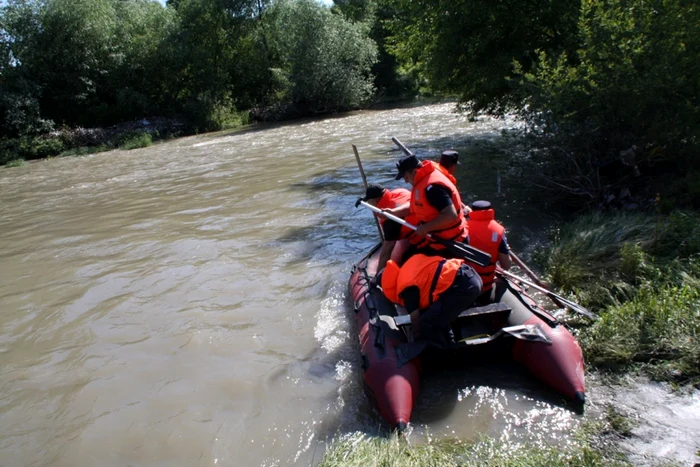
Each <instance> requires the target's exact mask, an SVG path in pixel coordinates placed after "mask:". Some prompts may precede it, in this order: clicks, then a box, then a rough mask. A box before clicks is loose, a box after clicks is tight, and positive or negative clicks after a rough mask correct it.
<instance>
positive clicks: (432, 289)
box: [382, 253, 464, 311]
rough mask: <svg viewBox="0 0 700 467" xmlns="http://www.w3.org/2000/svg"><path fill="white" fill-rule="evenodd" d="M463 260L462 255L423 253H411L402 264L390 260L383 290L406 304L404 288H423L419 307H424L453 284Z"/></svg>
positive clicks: (422, 308) (390, 296)
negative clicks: (444, 256) (458, 257)
mask: <svg viewBox="0 0 700 467" xmlns="http://www.w3.org/2000/svg"><path fill="white" fill-rule="evenodd" d="M462 263H464V260H462V259H445V258H443V257H441V256H425V255H422V254H420V253H419V254H415V255H413V256H411V257H410V258H409V259H408V260H407V261H406V263H404V265H403V266H401V267H400V268H399V266H398V265H397V264H396V263H395V262H393V261H392V260H389V261H388V262H387V263H386V267H385V268H384V272H383V273H382V290H383V291H384V295H386V298H388V299H389V300H391V301H392V302H394V303H399V304H401V305H404V301H403V299H402V298H401V297H400V295H401V292H403V291H404V290H406V289H407V288H408V287H411V286H416V287H418V289H419V290H420V305H419V306H420V309H421V310H425V309H426V308H428V307H429V306H430V305H432V304H433V302H435V301H437V300H438V299H439V298H440V295H441V294H442V293H443V292H444V291H445V290H447V289H449V288H450V287H451V286H452V283H453V282H454V280H455V276H456V275H457V270H458V269H459V267H460V266H461V265H462ZM408 311H413V310H408Z"/></svg>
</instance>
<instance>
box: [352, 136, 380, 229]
mask: <svg viewBox="0 0 700 467" xmlns="http://www.w3.org/2000/svg"><path fill="white" fill-rule="evenodd" d="M352 150H353V151H354V152H355V159H356V160H357V166H358V167H359V168H360V175H362V181H363V182H364V183H365V190H366V189H367V187H368V186H369V185H368V184H367V177H366V176H365V170H364V169H363V168H362V161H361V160H360V154H359V153H358V152H357V146H355V145H354V144H353V145H352ZM374 222H375V224H377V230H379V238H381V239H382V241H384V231H383V230H382V226H381V225H379V219H378V218H377V216H374Z"/></svg>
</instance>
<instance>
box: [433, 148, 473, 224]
mask: <svg viewBox="0 0 700 467" xmlns="http://www.w3.org/2000/svg"><path fill="white" fill-rule="evenodd" d="M458 165H461V164H460V163H459V153H458V152H457V151H453V150H451V149H450V150H447V151H442V154H440V162H438V163H437V165H436V166H435V167H436V168H437V169H438V170H440V171H441V172H442V173H443V174H445V176H446V177H447V178H449V179H450V181H451V182H452V183H454V185H455V186H457V179H456V178H455V172H457V166H458ZM462 210H463V211H464V213H465V215H469V212H470V211H471V208H470V207H469V206H467V205H466V204H464V203H462Z"/></svg>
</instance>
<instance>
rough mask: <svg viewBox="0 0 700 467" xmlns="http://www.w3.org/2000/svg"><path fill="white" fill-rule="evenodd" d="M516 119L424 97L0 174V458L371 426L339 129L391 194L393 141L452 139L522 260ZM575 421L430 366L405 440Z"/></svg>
mask: <svg viewBox="0 0 700 467" xmlns="http://www.w3.org/2000/svg"><path fill="white" fill-rule="evenodd" d="M517 125H518V123H517V122H516V121H515V120H512V119H506V120H492V119H489V118H486V117H480V118H478V119H476V120H470V119H468V118H467V117H466V116H464V115H460V114H457V113H454V112H453V104H449V103H445V104H432V105H423V106H411V107H403V108H396V109H388V110H371V111H361V112H355V113H350V114H343V115H339V116H335V117H331V118H325V119H322V120H301V121H295V122H291V123H286V124H278V125H261V126H253V127H249V128H245V129H243V130H238V131H233V132H222V133H215V134H206V135H199V136H193V137H187V138H181V139H177V140H173V141H169V142H164V143H160V144H156V145H153V146H151V147H148V148H143V149H138V150H132V151H120V150H116V151H110V152H106V153H100V154H95V155H91V156H86V157H73V158H62V159H51V160H46V161H41V162H36V163H31V164H26V165H25V166H22V167H17V168H12V169H5V170H0V203H1V204H0V207H1V211H0V242H2V248H1V249H0V313H1V315H0V465H3V466H5V465H7V466H20V465H21V466H43V465H56V466H75V465H95V466H97V465H99V466H123V465H142V466H143V465H158V466H161V465H173V466H179V465H183V466H192V465H231V466H258V465H265V466H277V465H280V466H284V465H313V464H314V463H317V462H318V461H319V460H320V459H321V457H322V455H323V451H324V449H325V447H326V445H327V443H328V442H329V441H330V440H332V439H333V438H334V437H336V436H339V435H342V434H344V433H350V432H355V431H364V432H368V433H380V432H381V431H382V430H383V427H382V426H381V422H380V419H379V416H378V414H377V413H376V412H375V411H374V410H373V409H372V407H371V406H370V405H369V402H368V401H367V400H366V398H365V397H364V395H363V393H362V384H361V381H362V379H361V370H360V362H359V347H358V344H357V338H356V334H355V329H354V323H353V319H352V311H351V310H350V306H349V305H348V303H347V301H346V294H347V281H348V278H349V272H350V268H351V267H352V265H353V263H354V262H356V261H357V260H358V259H360V258H361V257H362V255H363V254H364V253H366V251H367V250H368V249H369V248H371V247H372V246H373V245H374V244H376V242H377V240H378V234H377V231H376V226H375V224H374V222H373V220H372V217H371V216H370V214H369V213H368V212H367V211H366V210H363V209H355V207H354V202H355V200H356V199H357V197H359V196H362V194H363V193H364V186H363V182H362V179H361V177H360V174H359V170H358V167H357V163H356V161H355V156H354V154H353V151H352V146H351V145H352V144H355V145H356V146H357V148H358V151H359V154H360V156H361V158H362V161H363V166H364V170H365V172H366V174H367V177H368V179H369V181H370V183H381V184H383V185H384V186H386V187H388V188H393V187H398V186H402V183H403V182H401V181H395V180H394V179H393V176H394V174H395V167H394V163H395V162H396V160H398V158H399V157H400V156H401V153H400V151H399V150H398V148H396V146H395V145H393V143H392V141H391V137H392V136H395V137H398V138H399V139H400V140H401V141H403V143H405V144H406V145H407V146H408V147H409V148H411V149H412V150H414V151H415V152H416V153H417V155H418V156H419V157H423V158H433V159H437V157H438V155H439V153H440V152H441V151H442V150H444V149H448V148H450V149H457V150H458V151H460V154H461V159H460V160H461V161H462V165H460V167H459V171H458V173H457V176H458V179H459V181H460V191H461V192H462V195H463V198H464V199H465V201H472V200H475V199H490V200H491V201H492V203H493V204H494V206H495V208H496V210H497V216H498V218H499V219H500V220H501V221H502V222H503V223H504V224H505V225H506V227H507V228H508V237H509V240H510V242H511V245H512V246H513V247H514V249H515V250H516V251H518V252H524V253H525V256H527V252H529V251H531V250H532V248H533V247H534V245H535V244H537V243H539V242H541V241H543V240H544V239H546V228H547V226H549V225H550V224H551V218H549V217H548V216H547V215H546V214H545V213H542V212H538V210H537V208H536V207H533V203H532V200H530V199H527V197H526V196H522V195H521V194H520V193H518V192H517V191H513V190H515V188H513V187H512V186H511V184H509V180H512V179H513V176H514V175H517V174H513V173H512V170H511V169H510V168H509V166H508V164H507V162H505V159H504V157H503V154H501V153H499V151H498V149H497V147H498V141H499V139H500V138H501V131H502V130H503V129H507V128H512V127H514V126H517ZM494 148H495V149H494ZM606 397H607V399H606V400H609V399H610V397H611V396H606ZM602 399H603V396H601V400H602ZM603 405H604V404H603V402H598V403H596V398H595V396H593V397H592V398H591V403H590V406H591V413H593V414H595V413H596V410H597V409H596V407H598V409H600V408H601V407H602V406H603ZM696 410H697V409H696ZM598 412H601V410H598ZM581 420H582V417H580V416H578V415H575V414H573V413H572V412H571V411H569V410H568V409H567V408H566V407H564V406H562V405H559V404H557V403H556V401H555V398H553V397H552V395H551V394H549V393H547V392H546V391H545V390H544V389H543V388H542V386H541V385H539V384H538V383H537V382H536V381H533V380H532V379H531V378H529V377H528V376H527V375H526V374H525V373H524V371H523V370H522V369H520V368H517V367H513V368H510V367H506V368H486V369H480V370H479V372H478V373H477V372H466V373H465V372H453V373H449V372H448V373H437V374H432V375H430V374H428V375H427V376H426V381H425V382H424V388H423V392H422V394H421V396H420V399H419V401H418V406H417V407H416V411H415V414H414V420H413V423H412V430H411V432H410V434H409V437H410V438H411V439H413V440H415V442H422V440H425V439H427V438H431V437H432V438H434V437H436V436H453V437H458V438H461V439H476V438H477V437H478V436H479V435H480V434H489V435H492V436H495V437H497V438H499V437H500V438H503V439H512V440H516V441H520V442H527V443H567V442H569V439H568V436H569V434H570V432H571V431H572V430H573V429H574V428H576V427H577V426H578V424H580V423H581Z"/></svg>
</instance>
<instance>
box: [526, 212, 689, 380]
mask: <svg viewBox="0 0 700 467" xmlns="http://www.w3.org/2000/svg"><path fill="white" fill-rule="evenodd" d="M555 237H556V238H555V241H554V245H553V247H552V248H550V249H547V250H546V251H543V252H541V253H540V254H539V258H538V259H539V261H540V262H541V265H542V266H543V269H544V270H545V271H546V275H547V278H548V279H549V280H550V281H551V282H552V283H553V284H555V285H557V286H558V287H560V288H561V289H562V290H563V291H564V292H566V293H569V294H570V296H572V297H573V298H574V299H575V300H577V301H578V302H580V303H581V304H583V305H584V306H587V307H589V308H591V309H593V310H594V311H596V312H598V313H599V314H600V316H601V319H600V320H598V321H597V322H595V323H593V324H590V323H588V322H586V323H583V322H581V323H580V327H579V328H578V339H579V342H580V343H581V346H582V348H583V350H584V355H585V358H586V363H587V365H588V366H589V367H594V368H598V369H604V370H609V371H613V372H620V371H630V370H633V371H641V372H643V373H645V374H647V375H648V376H650V377H652V378H654V379H656V380H661V381H671V382H675V383H679V384H688V383H690V384H693V385H695V386H698V385H700V340H698V335H699V334H700V292H699V290H700V216H699V215H697V214H694V213H684V212H673V213H671V214H670V215H661V214H658V213H652V214H628V213H609V214H601V213H593V214H588V215H585V216H582V217H580V218H578V219H577V220H575V221H574V222H572V223H570V224H568V225H566V226H564V227H562V228H561V229H560V230H559V231H557V232H556V235H555Z"/></svg>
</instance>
